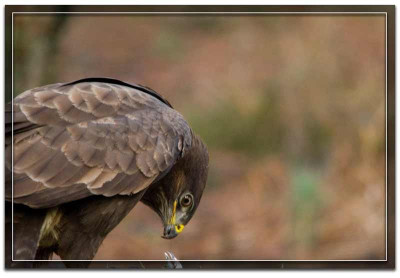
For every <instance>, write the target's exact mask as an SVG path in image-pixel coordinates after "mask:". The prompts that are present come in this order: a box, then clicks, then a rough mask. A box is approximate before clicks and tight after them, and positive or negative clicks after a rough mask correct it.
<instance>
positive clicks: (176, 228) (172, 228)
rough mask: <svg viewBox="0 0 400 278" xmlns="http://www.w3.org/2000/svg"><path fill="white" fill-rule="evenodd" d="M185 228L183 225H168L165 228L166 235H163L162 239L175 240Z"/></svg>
mask: <svg viewBox="0 0 400 278" xmlns="http://www.w3.org/2000/svg"><path fill="white" fill-rule="evenodd" d="M183 227H184V226H183V225H174V224H167V225H165V226H164V235H162V236H161V237H162V238H165V239H173V238H174V237H176V236H177V235H178V234H179V233H180V232H182V230H183Z"/></svg>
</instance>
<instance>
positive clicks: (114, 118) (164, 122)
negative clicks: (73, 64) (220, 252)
mask: <svg viewBox="0 0 400 278" xmlns="http://www.w3.org/2000/svg"><path fill="white" fill-rule="evenodd" d="M12 135H13V136H12ZM12 137H13V138H12ZM12 142H13V144H11V143H12ZM12 151H13V152H12ZM12 153H13V163H12V157H11V156H12ZM12 164H13V165H12ZM207 170H208V152H207V149H206V147H205V145H204V144H203V143H202V141H201V140H200V139H199V138H198V137H197V136H196V135H195V134H194V133H193V132H192V130H191V129H190V127H189V126H188V124H187V122H186V121H185V120H184V118H183V117H182V115H181V114H179V113H178V112H177V111H176V110H174V109H173V108H172V106H171V105H170V104H169V103H168V101H166V100H165V99H164V98H163V97H161V96H160V95H159V94H157V93H156V92H154V91H153V90H151V89H149V88H147V87H143V86H140V85H131V84H127V83H124V82H121V81H118V80H113V79H105V78H90V79H83V80H79V81H76V82H73V83H67V84H61V83H59V84H52V85H47V86H44V87H40V88H36V89H32V90H29V91H26V92H24V93H22V94H20V95H19V96H18V97H16V98H15V99H14V101H13V106H11V104H9V105H8V106H7V107H6V176H9V177H11V171H13V188H11V180H10V178H7V177H6V185H7V189H6V200H7V201H10V202H11V201H12V200H13V202H14V204H15V205H14V210H15V212H14V216H15V215H19V218H18V219H20V221H19V222H16V219H15V217H14V250H13V251H14V259H48V258H50V257H51V255H52V253H53V252H55V253H57V254H58V255H60V257H61V258H62V259H64V260H90V259H92V258H93V257H94V255H95V254H96V251H97V249H98V247H99V246H100V244H101V242H102V241H103V239H104V238H105V236H106V235H107V234H108V233H109V232H110V231H111V230H112V229H113V228H114V227H115V226H116V225H117V224H118V223H119V222H120V221H121V220H122V219H123V218H124V217H125V216H126V214H127V213H129V211H130V210H131V209H132V208H133V207H134V206H135V205H136V203H137V202H138V201H139V200H141V201H143V202H144V203H145V204H146V205H148V206H150V207H151V208H152V209H153V210H154V211H155V212H157V214H159V216H160V217H161V219H162V220H163V223H164V237H165V238H173V237H175V236H176V235H177V234H178V233H179V232H180V231H181V230H182V229H183V227H184V225H186V224H187V223H188V221H189V220H190V218H191V217H192V216H193V214H194V212H195V210H196V208H197V206H198V204H199V202H200V198H201V196H202V193H203V190H204V186H205V184H206V179H207ZM11 189H13V190H11ZM33 216H34V217H33ZM32 217H33V218H35V219H37V221H36V222H37V223H38V224H36V226H37V225H39V228H37V227H36V229H32V230H31V231H32V232H30V230H27V227H26V226H25V224H24V221H25V220H24V218H26V219H32ZM10 221H11V220H9V222H10ZM31 221H32V220H31ZM24 231H25V232H24ZM26 242H29V243H28V244H26ZM21 250H22V251H21ZM24 250H25V251H27V252H25V251H24Z"/></svg>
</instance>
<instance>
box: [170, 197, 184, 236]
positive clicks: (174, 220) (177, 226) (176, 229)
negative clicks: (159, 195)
mask: <svg viewBox="0 0 400 278" xmlns="http://www.w3.org/2000/svg"><path fill="white" fill-rule="evenodd" d="M176 205H177V201H175V202H174V209H173V210H172V217H171V220H170V221H169V222H170V223H169V224H172V225H175V222H176ZM184 227H185V226H184V225H182V224H181V225H175V231H176V232H177V233H178V234H179V233H180V232H182V231H183V228H184Z"/></svg>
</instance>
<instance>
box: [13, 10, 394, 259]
mask: <svg viewBox="0 0 400 278" xmlns="http://www.w3.org/2000/svg"><path fill="white" fill-rule="evenodd" d="M14 14H80V15H91V14H104V15H107V14H114V15H115V14H121V15H123V14H124V15H126V14H133V15H158V14H167V15H183V14H188V15H249V16H251V15H254V14H259V15H260V14H282V15H288V14H304V15H313V14H325V15H329V14H332V15H337V14H345V15H351V14H355V15H360V14H381V15H385V150H386V152H385V174H386V175H385V190H386V192H385V232H386V233H385V239H386V246H385V251H386V255H385V259H384V260H179V261H180V262H185V261H188V262H197V261H199V262H226V261H227V262H249V261H250V262H387V261H388V258H387V255H388V236H387V219H388V206H387V178H388V177H387V70H388V69H387V48H388V45H387V12H12V15H11V21H12V23H11V53H12V54H11V55H12V57H11V98H12V100H11V102H12V104H13V103H14ZM13 116H14V115H13V114H12V130H14V117H13ZM13 142H14V133H12V143H13ZM11 157H12V158H11V163H12V167H13V166H14V148H12V154H11ZM12 172H13V171H12ZM11 182H12V185H13V184H14V175H12V177H11ZM11 196H12V199H13V200H14V186H12V188H11ZM11 214H12V219H14V206H12V209H11ZM11 233H12V234H11V238H12V242H11V246H12V248H11V250H12V253H11V261H12V262H62V261H74V262H78V261H82V262H88V261H89V262H146V261H149V262H166V261H167V260H14V251H13V250H14V221H13V223H12V225H11ZM168 261H169V260H168Z"/></svg>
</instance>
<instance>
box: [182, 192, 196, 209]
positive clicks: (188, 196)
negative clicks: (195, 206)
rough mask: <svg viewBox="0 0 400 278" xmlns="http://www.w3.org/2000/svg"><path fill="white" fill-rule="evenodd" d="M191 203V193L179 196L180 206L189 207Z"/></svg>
mask: <svg viewBox="0 0 400 278" xmlns="http://www.w3.org/2000/svg"><path fill="white" fill-rule="evenodd" d="M192 203H193V196H192V195H191V194H186V195H184V196H183V197H182V198H181V206H182V207H190V206H191V205H192Z"/></svg>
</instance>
